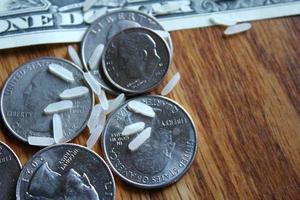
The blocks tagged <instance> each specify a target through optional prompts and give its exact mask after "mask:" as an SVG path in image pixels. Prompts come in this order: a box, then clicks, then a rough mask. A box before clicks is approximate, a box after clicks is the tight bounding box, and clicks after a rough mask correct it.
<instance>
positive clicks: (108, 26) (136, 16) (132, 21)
mask: <svg viewBox="0 0 300 200" xmlns="http://www.w3.org/2000/svg"><path fill="white" fill-rule="evenodd" d="M130 27H147V28H150V29H153V30H164V28H163V27H162V25H161V24H160V23H159V22H158V21H157V20H156V19H155V18H153V17H151V16H149V15H147V14H144V13H142V12H138V11H133V10H119V11H114V12H109V13H108V14H106V15H103V16H102V17H100V18H98V19H97V20H96V21H95V22H94V23H93V24H92V25H91V26H90V28H89V29H88V30H87V32H86V34H85V36H84V38H83V41H82V43H81V57H82V61H83V65H84V67H85V69H86V70H88V71H89V70H90V69H89V67H88V60H89V59H90V57H91V55H92V54H93V52H94V50H95V48H96V47H97V45H99V44H103V45H104V46H105V45H106V44H107V42H108V41H109V40H110V39H111V37H112V36H113V35H115V34H116V33H118V32H120V31H122V30H124V29H127V28H130ZM167 43H168V46H169V48H170V51H171V54H172V52H173V46H172V40H171V37H169V38H168V39H167ZM101 70H102V66H101V63H100V66H99V68H97V69H94V70H92V71H91V72H92V74H93V75H94V77H95V78H96V79H97V80H98V81H99V83H100V84H101V85H102V87H103V88H104V89H106V90H107V91H108V92H110V93H113V94H116V93H119V92H118V91H116V90H115V89H114V88H112V87H111V86H109V85H108V84H107V83H106V81H105V78H104V77H102V76H101Z"/></svg>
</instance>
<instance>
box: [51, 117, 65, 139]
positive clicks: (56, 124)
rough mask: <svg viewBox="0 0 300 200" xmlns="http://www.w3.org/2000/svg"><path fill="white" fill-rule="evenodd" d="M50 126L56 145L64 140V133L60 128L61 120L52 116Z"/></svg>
mask: <svg viewBox="0 0 300 200" xmlns="http://www.w3.org/2000/svg"><path fill="white" fill-rule="evenodd" d="M52 125H53V137H54V141H55V143H56V144H58V143H61V141H62V139H63V138H64V131H63V127H62V122H61V118H60V116H59V115H58V114H56V113H55V114H54V115H53V119H52Z"/></svg>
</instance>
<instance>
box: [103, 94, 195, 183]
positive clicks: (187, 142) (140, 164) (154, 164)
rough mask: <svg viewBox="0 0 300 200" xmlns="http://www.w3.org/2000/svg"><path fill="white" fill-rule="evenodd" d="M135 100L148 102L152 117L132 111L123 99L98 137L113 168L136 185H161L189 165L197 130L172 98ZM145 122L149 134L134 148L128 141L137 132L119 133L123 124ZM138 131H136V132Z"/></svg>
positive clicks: (155, 97)
mask: <svg viewBox="0 0 300 200" xmlns="http://www.w3.org/2000/svg"><path fill="white" fill-rule="evenodd" d="M134 100H136V101H140V102H142V103H145V104H147V105H148V106H151V107H152V108H153V110H154V111H155V117H154V118H150V117H147V116H143V115H140V114H138V113H134V112H131V111H130V110H129V109H128V107H127V105H128V102H129V101H130V100H129V101H128V102H126V103H125V104H124V105H122V106H121V107H120V108H118V110H116V111H115V112H114V113H112V114H111V116H110V118H109V119H108V121H107V124H106V126H105V129H104V131H103V135H102V138H101V142H102V148H103V151H104V154H105V157H106V159H107V161H108V163H109V164H110V165H111V167H112V170H113V171H114V172H115V173H116V174H117V175H119V176H120V177H121V178H122V180H124V181H125V182H127V183H129V184H131V185H133V186H136V187H139V188H144V189H147V188H161V187H165V186H167V185H170V184H172V183H174V182H176V181H177V180H179V179H180V178H181V177H182V176H183V175H184V174H185V172H186V171H187V170H188V169H189V167H190V166H191V164H192V161H193V159H194V157H195V154H196V151H197V133H196V129H195V126H194V124H193V122H192V119H191V118H190V116H189V115H188V114H187V113H186V111H185V110H184V109H183V108H182V107H181V106H180V105H178V104H177V103H175V102H174V101H172V100H170V99H168V98H165V97H161V96H142V97H138V98H135V99H134ZM136 122H144V123H145V127H151V130H152V131H151V135H150V138H149V139H147V140H146V141H145V142H144V143H143V144H142V145H141V146H139V148H138V149H137V150H135V151H130V150H129V148H128V144H129V143H130V142H131V141H132V140H133V139H134V138H135V137H136V135H127V136H123V135H121V133H122V131H123V129H124V127H125V126H127V125H129V124H133V123H136ZM137 134H138V133H137Z"/></svg>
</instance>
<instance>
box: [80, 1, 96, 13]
mask: <svg viewBox="0 0 300 200" xmlns="http://www.w3.org/2000/svg"><path fill="white" fill-rule="evenodd" d="M96 3H97V0H85V1H84V3H83V12H86V11H88V10H89V9H90V8H91V7H93V6H94V5H95V4H96Z"/></svg>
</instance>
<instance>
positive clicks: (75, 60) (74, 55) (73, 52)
mask: <svg viewBox="0 0 300 200" xmlns="http://www.w3.org/2000/svg"><path fill="white" fill-rule="evenodd" d="M68 53H69V57H70V58H71V60H72V62H73V63H75V64H76V65H77V66H78V67H80V68H81V69H83V65H82V62H81V60H80V57H79V55H78V53H77V51H76V50H75V49H74V47H73V46H71V45H69V46H68Z"/></svg>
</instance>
